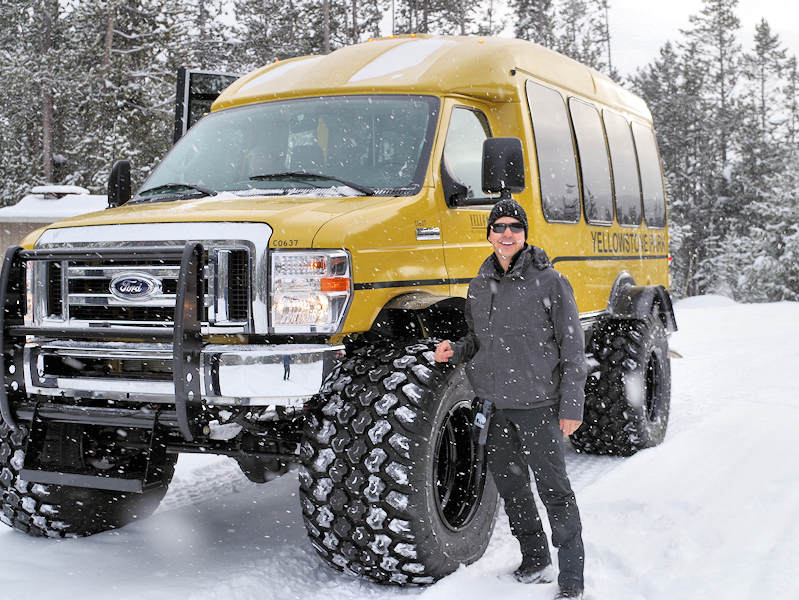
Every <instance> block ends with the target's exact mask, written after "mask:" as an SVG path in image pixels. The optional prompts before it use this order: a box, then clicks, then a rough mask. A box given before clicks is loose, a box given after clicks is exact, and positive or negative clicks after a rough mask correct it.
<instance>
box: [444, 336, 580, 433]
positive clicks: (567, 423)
mask: <svg viewBox="0 0 799 600" xmlns="http://www.w3.org/2000/svg"><path fill="white" fill-rule="evenodd" d="M436 352H438V349H436ZM582 423H583V422H582V421H575V420H574V419H561V420H560V430H561V431H562V432H563V437H566V436H569V435H571V434H573V433H574V432H575V431H577V428H578V427H579V426H580V425H582Z"/></svg>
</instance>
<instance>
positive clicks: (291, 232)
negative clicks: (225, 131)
mask: <svg viewBox="0 0 799 600" xmlns="http://www.w3.org/2000/svg"><path fill="white" fill-rule="evenodd" d="M381 200H384V199H383V198H371V197H369V198H359V197H355V198H337V197H322V198H320V197H303V196H300V197H297V196H256V197H248V198H240V197H238V196H235V195H233V194H230V193H220V194H219V195H217V196H213V197H206V198H200V199H196V200H178V201H172V202H155V203H144V204H132V205H126V206H121V207H119V208H113V209H109V210H104V211H100V212H94V213H89V214H85V215H80V216H77V217H73V218H71V219H66V220H63V221H58V222H57V223H53V224H52V225H50V226H49V227H47V228H45V229H40V230H37V231H36V232H35V233H36V239H38V237H39V236H40V235H41V234H42V233H43V232H44V231H46V230H47V229H54V228H63V227H86V226H92V225H121V224H129V223H184V222H185V223H191V222H234V223H267V224H268V225H269V226H270V227H272V229H273V230H274V236H275V238H277V239H279V238H286V237H288V236H290V237H291V239H292V240H296V242H295V243H296V244H297V245H298V247H311V242H312V241H313V238H314V235H315V234H316V232H317V231H319V228H320V227H322V225H324V224H325V223H327V222H328V221H330V220H331V219H333V218H335V217H339V216H342V215H345V214H347V213H349V212H352V211H355V210H359V209H361V208H364V207H366V206H370V205H372V204H375V203H376V202H377V203H379V202H380V201H381ZM32 243H35V239H34V240H26V245H30V244H32Z"/></svg>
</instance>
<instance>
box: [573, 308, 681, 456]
mask: <svg viewBox="0 0 799 600" xmlns="http://www.w3.org/2000/svg"><path fill="white" fill-rule="evenodd" d="M588 353H589V355H592V356H593V359H594V361H591V364H594V365H595V366H594V371H593V372H592V373H590V374H589V376H588V382H587V384H586V388H585V392H586V396H585V414H584V416H583V424H582V426H581V427H580V428H579V429H578V430H577V431H576V432H575V433H574V434H573V435H572V436H571V442H572V446H574V448H575V449H576V450H577V451H578V452H587V453H591V454H615V455H620V456H630V455H632V454H635V453H636V452H638V450H640V449H642V448H649V447H651V446H656V445H658V444H659V443H660V442H662V441H663V438H664V436H665V435H666V427H667V425H668V422H669V405H670V402H671V362H670V359H669V345H668V338H667V337H666V331H665V329H664V327H663V323H662V322H661V320H660V319H659V318H658V317H657V316H656V315H652V316H651V317H649V318H648V319H646V320H635V321H629V320H628V321H621V320H610V319H609V320H607V321H605V322H602V323H600V324H598V325H597V329H596V331H595V332H594V334H593V336H592V338H591V342H590V343H589V347H588Z"/></svg>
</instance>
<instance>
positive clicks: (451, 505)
mask: <svg viewBox="0 0 799 600" xmlns="http://www.w3.org/2000/svg"><path fill="white" fill-rule="evenodd" d="M434 348H435V344H434V342H433V341H430V340H426V341H424V342H420V343H417V344H414V345H410V346H406V345H392V344H389V343H388V342H383V343H382V344H378V343H372V344H364V345H361V346H360V347H358V348H357V349H356V350H354V351H353V352H352V354H351V355H350V356H348V357H347V358H345V359H344V360H343V361H342V362H341V363H340V364H339V365H338V366H337V367H336V368H335V369H334V370H333V372H332V373H331V374H330V376H329V377H328V379H327V380H326V382H325V384H324V385H323V387H322V391H321V396H322V398H321V408H320V410H319V411H318V412H317V414H314V415H312V416H311V417H309V419H308V422H307V426H306V430H305V439H304V441H303V446H302V451H303V457H304V466H303V468H301V470H300V495H301V501H302V511H303V517H304V521H305V525H306V527H307V529H308V535H309V536H310V538H311V543H312V544H313V546H314V548H316V550H317V551H318V553H319V554H320V555H321V556H322V558H323V559H324V560H325V561H327V562H328V563H329V564H330V565H332V566H333V567H335V568H337V569H339V570H343V571H346V572H349V573H353V574H357V575H361V576H364V577H367V578H369V579H372V580H374V581H377V582H379V583H387V584H424V583H432V582H433V581H435V580H436V579H439V578H441V577H443V576H445V575H447V574H449V573H451V572H452V571H454V570H455V569H456V568H457V567H458V565H460V564H468V563H471V562H474V561H475V560H477V559H478V558H480V557H481V556H482V555H483V552H484V551H485V548H486V546H487V544H488V541H489V538H490V537H491V532H492V530H493V526H494V516H495V513H496V506H497V491H496V487H495V486H494V483H493V480H492V479H491V478H490V477H488V476H487V471H486V461H485V451H484V446H480V445H478V444H477V443H475V442H474V441H473V439H472V435H471V430H472V428H471V421H472V402H473V399H474V392H473V391H472V389H471V386H470V385H469V384H468V382H467V380H466V378H465V375H464V370H463V368H453V367H450V366H439V365H437V364H436V363H435V362H434V361H433V349H434Z"/></svg>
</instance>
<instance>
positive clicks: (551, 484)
mask: <svg viewBox="0 0 799 600" xmlns="http://www.w3.org/2000/svg"><path fill="white" fill-rule="evenodd" d="M486 448H487V450H488V468H489V469H490V471H491V474H492V476H493V477H494V482H495V483H496V485H497V489H498V490H499V494H500V496H502V499H503V500H504V501H505V512H506V513H507V515H508V520H509V521H510V527H511V531H512V532H513V535H514V536H515V537H516V538H517V539H518V540H519V545H520V546H521V549H522V554H523V555H524V556H527V557H531V558H532V559H533V561H534V562H535V563H538V564H539V565H540V566H541V567H544V566H546V565H548V564H549V563H550V562H552V559H551V558H550V554H549V545H548V544H547V538H546V534H545V533H544V528H543V526H542V525H541V518H540V517H539V516H538V511H537V510H536V506H535V498H534V496H533V492H532V490H531V489H530V473H529V471H528V468H527V467H528V465H529V466H530V467H531V468H532V469H533V475H534V476H535V484H536V487H537V489H538V495H539V496H540V497H541V501H542V502H543V503H544V506H545V507H546V510H547V516H548V517H549V523H550V525H551V527H552V543H553V545H554V546H555V547H556V548H558V564H559V568H560V574H559V576H558V584H559V585H560V587H561V588H578V589H582V588H583V565H584V563H585V552H584V550H583V539H582V525H581V523H580V513H579V511H578V509H577V502H576V501H575V498H574V492H572V489H571V485H570V484H569V478H568V476H567V475H566V463H565V461H564V455H563V434H562V433H561V431H560V428H559V426H558V415H557V409H556V407H551V406H550V407H543V408H533V409H527V410H497V411H495V412H494V415H493V417H492V419H491V424H490V426H489V431H488V441H487V442H486Z"/></svg>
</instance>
